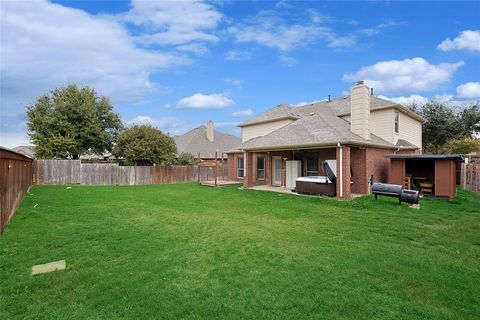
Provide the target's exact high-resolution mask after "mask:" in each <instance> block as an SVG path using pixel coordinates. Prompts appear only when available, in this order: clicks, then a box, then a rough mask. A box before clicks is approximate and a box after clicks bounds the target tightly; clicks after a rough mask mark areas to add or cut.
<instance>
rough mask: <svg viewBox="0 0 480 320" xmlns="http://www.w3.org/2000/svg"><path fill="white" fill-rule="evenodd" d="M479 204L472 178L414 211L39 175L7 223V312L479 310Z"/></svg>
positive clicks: (3, 254) (2, 280) (110, 315)
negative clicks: (51, 182) (46, 179)
mask: <svg viewBox="0 0 480 320" xmlns="http://www.w3.org/2000/svg"><path fill="white" fill-rule="evenodd" d="M479 208H480V195H479V194H478V193H477V194H475V193H473V192H468V191H465V190H459V192H458V197H457V199H456V200H454V201H450V202H446V201H429V200H422V201H421V209H420V210H414V209H410V208H408V207H407V206H406V205H402V206H398V204H397V201H396V200H394V199H392V198H385V197H383V198H380V199H379V201H378V202H372V200H371V198H370V197H364V198H358V199H355V200H352V201H347V202H339V201H336V200H334V199H325V198H312V197H298V196H291V195H284V194H276V193H270V192H262V191H252V190H239V189H238V186H231V187H224V188H216V189H215V188H209V187H201V186H198V185H195V184H175V185H157V186H136V187H86V186H81V187H80V186H72V188H71V189H67V188H66V187H65V186H35V187H33V188H32V189H31V191H30V192H29V194H28V195H27V196H26V198H25V199H24V200H23V202H22V204H21V206H20V208H19V209H18V212H17V215H16V217H15V218H14V220H13V222H12V223H11V224H10V225H9V226H8V227H7V229H6V231H5V233H4V234H3V235H2V236H0V286H1V287H0V318H1V319H15V318H18V319H159V318H165V319H205V318H207V319H215V318H218V319H225V318H228V319H246V318H248V319H253V318H257V319H273V318H275V319H309V318H312V319H313V318H315V319H319V318H322V319H478V318H477V317H478V315H479V314H480V302H479V297H480V285H479V284H480V265H479V261H480V209H479ZM62 259H65V260H66V261H67V269H66V270H64V271H56V272H53V273H47V274H42V275H36V276H32V275H31V274H30V273H31V267H32V266H33V265H35V264H40V263H46V262H50V261H56V260H62Z"/></svg>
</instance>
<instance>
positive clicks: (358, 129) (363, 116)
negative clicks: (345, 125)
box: [350, 81, 370, 140]
mask: <svg viewBox="0 0 480 320" xmlns="http://www.w3.org/2000/svg"><path fill="white" fill-rule="evenodd" d="M369 120H370V88H369V87H368V86H367V85H366V84H365V83H364V82H363V81H357V84H356V85H355V87H353V88H352V90H351V102H350V130H352V132H353V133H355V134H358V135H359V136H360V137H362V138H364V139H367V140H370V128H369Z"/></svg>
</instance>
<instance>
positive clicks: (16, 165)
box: [0, 148, 33, 234]
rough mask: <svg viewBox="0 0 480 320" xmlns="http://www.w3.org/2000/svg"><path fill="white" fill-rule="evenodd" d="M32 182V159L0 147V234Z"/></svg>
mask: <svg viewBox="0 0 480 320" xmlns="http://www.w3.org/2000/svg"><path fill="white" fill-rule="evenodd" d="M32 184H33V159H30V158H28V157H25V156H24V155H22V154H19V153H16V152H13V151H10V150H7V149H3V148H0V234H1V233H3V230H4V229H5V227H6V226H7V224H8V223H9V222H10V220H11V219H12V217H13V216H14V215H15V210H16V209H17V207H18V205H19V204H20V202H21V200H22V199H23V197H24V196H25V194H26V193H27V191H28V189H29V188H30V186H31V185H32Z"/></svg>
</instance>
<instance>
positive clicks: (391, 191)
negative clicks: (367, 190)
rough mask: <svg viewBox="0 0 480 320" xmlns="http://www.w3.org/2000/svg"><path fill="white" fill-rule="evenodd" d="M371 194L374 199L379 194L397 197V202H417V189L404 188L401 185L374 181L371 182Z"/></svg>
mask: <svg viewBox="0 0 480 320" xmlns="http://www.w3.org/2000/svg"><path fill="white" fill-rule="evenodd" d="M372 195H374V197H375V200H377V197H378V196H379V195H381V196H387V197H395V198H398V202H399V204H402V201H403V202H406V203H413V204H418V201H419V195H418V191H417V190H405V189H403V187H402V186H401V185H398V184H388V183H379V182H375V183H373V184H372Z"/></svg>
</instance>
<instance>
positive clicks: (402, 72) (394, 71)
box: [343, 57, 464, 93]
mask: <svg viewBox="0 0 480 320" xmlns="http://www.w3.org/2000/svg"><path fill="white" fill-rule="evenodd" d="M463 64H464V63H463V62H457V63H440V64H437V65H435V64H431V63H429V62H428V61H427V60H425V59H423V58H418V57H417V58H413V59H405V60H389V61H380V62H377V63H375V64H374V65H371V66H366V67H362V68H361V69H360V70H359V71H357V72H354V73H350V74H345V75H344V76H343V79H344V80H347V81H357V80H365V82H366V83H367V84H368V85H369V86H370V87H373V88H375V91H376V92H379V93H388V92H390V93H392V92H424V91H432V90H435V89H437V88H438V87H440V86H441V85H444V84H446V83H448V82H450V79H451V78H452V75H453V74H454V73H455V71H456V70H457V69H458V68H460V67H461V66H463Z"/></svg>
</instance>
